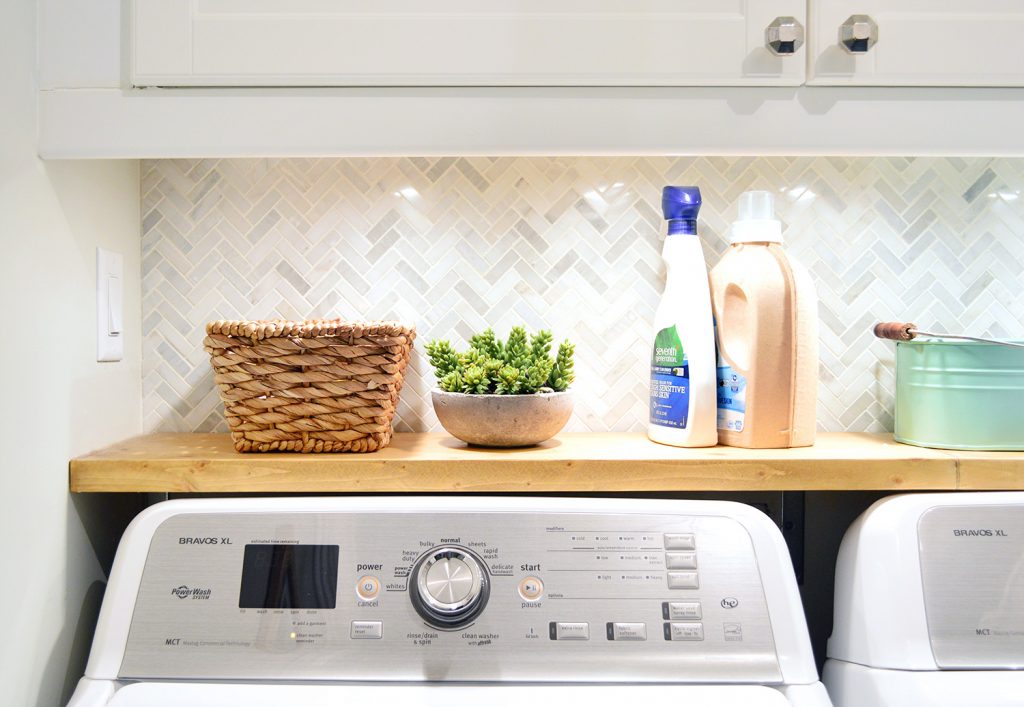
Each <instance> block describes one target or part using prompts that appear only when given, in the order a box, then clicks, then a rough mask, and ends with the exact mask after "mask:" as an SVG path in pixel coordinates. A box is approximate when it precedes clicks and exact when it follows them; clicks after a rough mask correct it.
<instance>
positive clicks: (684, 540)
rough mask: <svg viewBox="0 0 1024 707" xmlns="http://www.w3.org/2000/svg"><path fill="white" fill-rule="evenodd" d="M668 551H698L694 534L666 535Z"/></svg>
mask: <svg viewBox="0 0 1024 707" xmlns="http://www.w3.org/2000/svg"><path fill="white" fill-rule="evenodd" d="M665 549H666V550H696V549H697V543H696V542H695V541H694V538H693V533H665Z"/></svg>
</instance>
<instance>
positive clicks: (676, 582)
mask: <svg viewBox="0 0 1024 707" xmlns="http://www.w3.org/2000/svg"><path fill="white" fill-rule="evenodd" d="M668 588H669V589H700V579H699V578H698V577H697V573H696V572H669V573H668Z"/></svg>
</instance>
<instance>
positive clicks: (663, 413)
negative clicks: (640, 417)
mask: <svg viewBox="0 0 1024 707" xmlns="http://www.w3.org/2000/svg"><path fill="white" fill-rule="evenodd" d="M689 409H690V365H689V362H688V361H687V359H686V351H685V350H684V349H683V342H682V341H681V340H680V339H679V332H677V331H676V328H675V326H671V327H669V328H668V329H662V330H661V331H659V332H658V335H657V336H656V337H654V351H653V352H652V355H651V422H652V423H653V424H655V425H663V426H665V427H676V428H681V429H685V428H686V418H687V414H688V413H689Z"/></svg>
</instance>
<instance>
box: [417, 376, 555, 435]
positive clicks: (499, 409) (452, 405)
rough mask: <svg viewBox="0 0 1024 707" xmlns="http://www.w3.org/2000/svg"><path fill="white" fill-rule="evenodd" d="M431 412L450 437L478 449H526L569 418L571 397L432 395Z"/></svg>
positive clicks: (544, 394)
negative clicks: (432, 406)
mask: <svg viewBox="0 0 1024 707" xmlns="http://www.w3.org/2000/svg"><path fill="white" fill-rule="evenodd" d="M430 394H431V397H432V398H433V401H434V412H436V413H437V419H439V420H440V421H441V425H442V426H443V427H444V428H445V429H446V430H447V431H448V434H450V435H451V436H452V437H456V438H458V439H461V440H462V441H463V442H466V443H468V444H473V445H476V446H479V447H529V446H532V445H534V444H540V443H541V442H543V441H545V440H548V439H551V438H552V437H554V436H555V435H556V434H558V433H559V431H560V430H561V429H562V428H563V427H565V423H567V422H568V421H569V417H570V416H571V415H572V394H571V393H570V392H569V391H567V390H566V391H562V392H559V393H533V394H529V395H471V394H468V393H449V392H446V391H444V390H439V389H437V388H435V389H434V390H432V391H431V393H430Z"/></svg>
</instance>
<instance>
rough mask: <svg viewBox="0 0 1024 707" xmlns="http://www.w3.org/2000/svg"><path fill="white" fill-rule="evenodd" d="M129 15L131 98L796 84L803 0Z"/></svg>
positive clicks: (259, 4)
mask: <svg viewBox="0 0 1024 707" xmlns="http://www.w3.org/2000/svg"><path fill="white" fill-rule="evenodd" d="M132 11H133V15H132V18H131V23H132V25H131V26H132V43H131V64H130V65H131V82H132V84H133V85H134V86H160V87H196V86H335V87H337V86H744V85H772V86H787V85H799V84H802V83H803V82H804V79H805V75H804V71H805V66H806V60H805V50H804V48H803V47H802V45H803V32H804V27H805V26H806V3H805V1H804V0H589V1H588V2H579V0H502V1H501V2H498V1H496V0H433V2H430V3H425V2H423V1H422V0H133V3H132ZM773 50H774V51H773Z"/></svg>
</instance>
